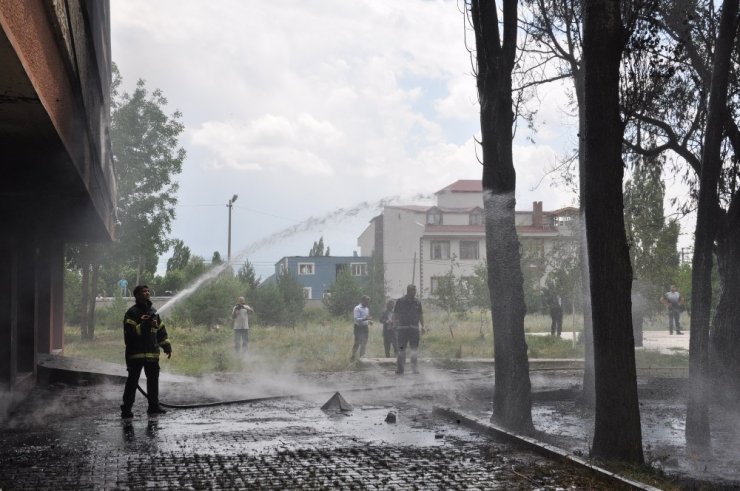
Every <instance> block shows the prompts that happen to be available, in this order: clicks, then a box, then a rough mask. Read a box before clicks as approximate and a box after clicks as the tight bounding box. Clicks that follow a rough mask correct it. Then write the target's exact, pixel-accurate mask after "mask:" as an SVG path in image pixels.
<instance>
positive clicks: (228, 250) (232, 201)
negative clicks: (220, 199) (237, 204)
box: [226, 194, 239, 263]
mask: <svg viewBox="0 0 740 491" xmlns="http://www.w3.org/2000/svg"><path fill="white" fill-rule="evenodd" d="M238 197H239V196H238V195H236V194H235V195H234V196H232V197H231V199H230V200H229V202H228V204H227V205H226V207H227V208H228V209H229V244H228V247H227V249H226V251H227V252H226V262H227V263H230V262H231V208H232V207H233V206H234V201H236V198H238Z"/></svg>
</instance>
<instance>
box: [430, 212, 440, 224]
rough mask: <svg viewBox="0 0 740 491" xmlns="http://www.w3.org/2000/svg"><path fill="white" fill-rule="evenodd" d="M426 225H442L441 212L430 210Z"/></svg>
mask: <svg viewBox="0 0 740 491" xmlns="http://www.w3.org/2000/svg"><path fill="white" fill-rule="evenodd" d="M427 224H428V225H442V212H440V211H439V210H432V211H430V212H429V213H427Z"/></svg>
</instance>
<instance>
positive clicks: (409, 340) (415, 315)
mask: <svg viewBox="0 0 740 491" xmlns="http://www.w3.org/2000/svg"><path fill="white" fill-rule="evenodd" d="M393 314H394V321H395V324H396V326H397V327H396V332H397V335H398V357H397V358H396V373H397V374H398V375H403V372H404V368H405V365H406V349H407V347H408V349H409V351H410V352H411V370H412V371H413V372H414V373H419V370H418V368H417V359H416V357H417V351H418V350H419V336H420V331H419V327H420V326H421V328H422V329H424V314H423V313H422V311H421V302H419V300H417V299H416V286H414V285H409V286H407V287H406V295H405V296H403V297H401V298H399V299H398V301H396V306H395V307H394V308H393Z"/></svg>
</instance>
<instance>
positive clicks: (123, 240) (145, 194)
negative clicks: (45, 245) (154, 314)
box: [111, 65, 185, 275]
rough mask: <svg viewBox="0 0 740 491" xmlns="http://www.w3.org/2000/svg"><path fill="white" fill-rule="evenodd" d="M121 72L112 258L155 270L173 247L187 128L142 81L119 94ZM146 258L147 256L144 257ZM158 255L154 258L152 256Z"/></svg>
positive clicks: (116, 79) (116, 78) (114, 134)
mask: <svg viewBox="0 0 740 491" xmlns="http://www.w3.org/2000/svg"><path fill="white" fill-rule="evenodd" d="M121 81H122V79H121V76H120V74H119V72H118V69H117V68H116V67H115V65H114V67H113V97H112V106H113V111H112V115H111V146H112V150H113V159H114V163H115V166H116V174H117V178H118V179H117V187H118V202H117V205H118V206H117V209H118V219H119V221H120V223H121V225H120V227H119V234H118V236H119V238H120V240H119V241H118V242H117V244H116V247H115V248H114V250H113V251H112V252H113V254H112V257H111V260H112V261H111V262H113V263H119V264H130V265H134V266H135V267H137V269H138V272H139V274H140V275H141V273H142V272H143V269H144V268H147V269H148V270H150V271H151V272H152V273H153V272H154V271H155V270H156V266H157V261H156V258H157V257H158V256H159V255H160V254H162V253H164V252H165V251H166V250H167V249H168V248H169V246H170V244H169V241H168V239H167V235H168V234H169V232H170V230H171V224H172V220H173V218H174V217H175V205H176V204H177V190H178V183H177V181H175V177H176V176H177V175H178V174H180V172H181V171H182V164H183V162H184V160H185V150H184V149H183V148H182V147H180V143H179V137H180V134H181V133H182V132H183V130H184V129H185V126H184V125H183V124H182V122H181V121H180V119H181V118H182V114H181V113H180V112H179V111H175V112H174V113H173V114H172V115H168V114H166V113H165V106H166V105H167V99H166V98H165V97H164V94H163V93H162V91H161V90H159V89H155V90H154V91H152V92H149V90H148V89H147V88H146V83H145V82H144V80H141V79H139V81H138V82H137V83H136V88H135V90H134V91H133V92H132V93H130V94H129V93H128V92H119V90H120V85H121ZM144 258H147V259H149V260H148V261H146V262H145V261H143V259H144ZM152 259H154V260H152Z"/></svg>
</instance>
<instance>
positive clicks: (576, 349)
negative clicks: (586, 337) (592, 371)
mask: <svg viewBox="0 0 740 491" xmlns="http://www.w3.org/2000/svg"><path fill="white" fill-rule="evenodd" d="M527 348H528V349H527V355H528V356H529V358H583V344H576V345H575V346H574V345H573V340H572V339H564V338H559V337H557V336H527Z"/></svg>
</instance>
